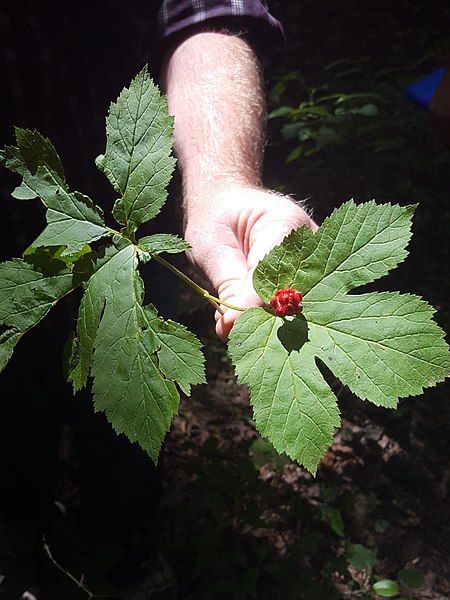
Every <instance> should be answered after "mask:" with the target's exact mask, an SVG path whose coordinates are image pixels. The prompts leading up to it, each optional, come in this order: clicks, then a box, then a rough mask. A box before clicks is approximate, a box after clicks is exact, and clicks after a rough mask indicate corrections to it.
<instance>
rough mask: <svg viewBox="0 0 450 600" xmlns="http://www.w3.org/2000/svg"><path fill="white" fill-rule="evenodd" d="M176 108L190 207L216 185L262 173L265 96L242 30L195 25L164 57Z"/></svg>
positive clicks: (252, 179)
mask: <svg viewBox="0 0 450 600" xmlns="http://www.w3.org/2000/svg"><path fill="white" fill-rule="evenodd" d="M162 85H163V89H164V91H165V92H166V94H167V97H168V102H169V112H170V114H172V115H175V131H174V134H175V153H176V155H177V157H178V166H179V168H180V170H181V174H182V179H183V191H184V199H185V200H184V201H185V213H187V214H188V215H189V213H190V212H192V211H193V212H195V211H196V209H197V208H198V206H197V205H198V204H199V203H203V202H204V198H205V197H206V196H208V193H209V192H210V191H211V190H213V189H214V188H218V187H221V186H223V187H227V186H233V185H236V184H237V185H244V186H250V187H256V186H259V185H260V181H261V163H262V154H263V144H264V140H263V129H264V122H265V102H264V94H263V82H262V75H261V69H260V66H259V62H258V59H257V57H256V55H255V53H254V52H253V50H252V49H251V47H250V46H249V45H248V43H247V42H246V41H245V40H244V39H242V38H241V37H238V36H235V35H228V34H223V33H214V32H201V33H196V34H194V35H192V36H190V37H189V38H187V39H186V40H184V41H183V42H181V43H180V44H178V45H177V46H176V47H175V48H174V49H173V50H172V51H171V52H170V53H169V54H168V56H167V57H166V60H165V63H164V67H163V77H162Z"/></svg>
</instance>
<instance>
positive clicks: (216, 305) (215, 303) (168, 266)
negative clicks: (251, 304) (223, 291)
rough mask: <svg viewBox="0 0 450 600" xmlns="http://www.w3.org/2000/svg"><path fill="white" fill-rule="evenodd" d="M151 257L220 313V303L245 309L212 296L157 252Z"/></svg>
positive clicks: (233, 308)
mask: <svg viewBox="0 0 450 600" xmlns="http://www.w3.org/2000/svg"><path fill="white" fill-rule="evenodd" d="M152 258H154V259H155V260H156V261H157V262H159V263H160V264H161V265H163V267H166V269H169V271H172V273H174V274H175V275H176V276H177V277H179V278H180V279H182V280H183V281H184V282H185V283H187V285H188V286H189V287H191V288H192V289H193V290H195V291H196V292H197V293H198V294H200V296H203V298H205V299H206V300H208V302H210V303H211V304H212V305H213V306H214V308H215V309H216V310H218V311H219V312H220V313H222V314H223V311H222V310H221V307H220V305H223V306H226V307H227V308H231V309H232V310H239V311H240V312H243V311H244V310H245V308H241V307H240V306H235V305H234V304H229V303H228V302H225V301H224V300H221V299H220V298H216V296H212V295H211V294H210V293H209V292H208V291H207V290H205V289H204V288H202V287H201V286H199V285H197V284H196V283H195V282H194V281H192V279H190V278H189V277H188V276H187V275H185V274H184V273H182V272H181V271H179V270H178V269H177V268H176V267H174V266H173V265H171V264H170V263H169V262H167V261H166V260H164V258H161V256H159V255H158V254H152Z"/></svg>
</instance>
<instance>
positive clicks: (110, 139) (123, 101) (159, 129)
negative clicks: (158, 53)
mask: <svg viewBox="0 0 450 600" xmlns="http://www.w3.org/2000/svg"><path fill="white" fill-rule="evenodd" d="M172 122H173V119H172V117H169V115H168V112H167V102H166V100H165V98H163V97H161V95H160V93H159V90H158V88H157V87H156V85H155V84H154V83H153V81H152V80H151V78H150V76H149V74H148V71H147V68H144V69H142V71H141V72H140V73H139V74H138V75H137V77H136V78H135V79H134V80H133V81H132V82H131V85H130V87H129V88H125V89H124V90H123V91H122V92H121V94H120V96H119V98H118V99H117V102H115V103H112V104H111V107H110V110H109V115H108V117H107V118H106V134H107V141H106V151H105V154H104V155H100V156H99V157H98V158H97V161H96V163H97V166H98V168H99V169H100V170H101V171H103V173H104V174H105V175H106V176H107V177H108V179H109V181H110V182H111V184H112V185H113V186H114V189H115V190H116V192H117V193H119V194H121V197H120V198H119V199H118V200H117V202H116V204H115V206H114V211H113V214H114V217H115V219H116V220H117V221H118V222H119V223H121V224H122V225H125V226H126V227H127V228H128V229H129V230H132V229H135V228H136V227H138V226H139V225H140V224H141V223H145V222H146V221H148V220H150V219H152V218H153V217H154V216H155V215H157V214H158V212H159V211H160V209H161V207H162V205H163V204H164V202H165V200H166V197H167V192H166V187H167V185H168V183H169V181H170V178H171V175H172V171H173V169H174V166H175V159H174V158H173V157H172V156H171V150H172V143H173V140H172Z"/></svg>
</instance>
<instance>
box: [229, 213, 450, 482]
mask: <svg viewBox="0 0 450 600" xmlns="http://www.w3.org/2000/svg"><path fill="white" fill-rule="evenodd" d="M413 211H414V207H412V206H407V207H400V206H397V205H390V204H383V205H377V204H376V203H375V202H368V203H365V204H361V205H359V206H357V205H356V204H355V203H354V202H352V201H350V202H347V203H345V204H343V205H342V206H341V207H340V208H338V209H337V210H335V211H334V212H333V214H332V215H331V216H330V217H329V218H328V219H326V220H325V221H324V223H323V225H322V226H321V227H320V228H319V230H318V232H317V233H316V234H313V233H312V232H311V231H310V230H308V229H306V228H300V229H298V230H296V231H294V232H292V233H291V234H290V235H289V236H288V237H287V238H285V240H284V241H283V243H282V244H281V245H280V246H278V247H276V248H275V249H274V250H272V251H271V252H270V253H269V254H268V255H267V256H266V257H265V258H264V259H263V260H262V261H261V262H260V264H259V265H258V267H257V268H256V270H255V274H254V279H253V280H254V286H255V289H256V291H257V292H258V293H259V295H260V296H261V298H262V299H263V300H264V301H265V302H268V301H269V300H270V298H271V297H272V296H273V294H274V293H275V291H276V290H277V289H281V288H284V287H293V288H295V289H298V290H300V291H301V292H302V293H303V304H304V310H303V313H302V314H301V315H298V316H297V317H296V318H293V319H282V318H279V317H276V316H275V315H274V314H273V313H272V312H271V311H268V310H265V309H262V308H255V309H251V310H249V311H246V312H244V313H243V314H242V315H241V316H240V317H239V318H238V320H237V322H236V324H235V326H234V327H233V330H232V332H231V335H230V344H229V349H230V354H231V357H232V359H233V362H234V364H235V366H236V372H237V375H238V378H239V380H240V381H241V382H242V383H246V384H247V385H248V386H249V388H250V394H251V402H252V405H253V409H254V415H255V420H256V424H257V426H258V428H259V430H260V431H261V433H262V434H263V435H267V436H268V438H269V439H270V441H271V442H272V443H273V445H274V446H275V447H276V448H277V450H279V451H280V452H286V453H287V454H288V455H289V456H291V457H292V458H294V459H296V460H298V461H299V462H301V463H302V464H304V466H305V467H306V468H307V469H309V470H310V471H311V472H313V473H314V472H315V471H316V468H317V464H318V462H319V461H320V458H321V457H322V456H323V454H324V452H325V450H326V448H327V447H328V445H329V444H330V443H331V441H332V434H333V428H334V427H336V426H337V425H338V424H339V419H338V409H337V404H336V398H335V397H334V394H333V393H332V391H331V390H330V389H329V387H328V386H327V385H326V383H325V381H324V380H323V378H322V375H321V373H320V371H319V369H318V367H317V359H320V360H321V361H323V362H324V363H325V364H326V365H327V367H328V368H329V369H330V370H331V371H332V372H333V374H334V375H335V376H336V377H337V378H338V379H340V381H341V382H342V383H343V384H345V385H347V386H348V387H349V388H350V390H351V391H352V392H354V393H355V394H357V395H358V396H359V397H361V398H363V399H367V400H370V401H371V402H373V403H374V404H376V405H382V406H386V407H392V408H393V407H395V406H396V405H397V402H398V399H399V398H403V397H406V396H410V395H417V394H420V393H421V392H422V391H423V389H424V388H425V387H427V386H430V385H434V384H435V383H436V382H438V381H442V380H443V379H444V378H445V376H446V375H447V374H448V371H449V364H450V358H449V352H448V347H447V345H446V344H445V341H444V334H443V331H442V330H441V329H440V328H439V327H438V325H437V324H436V323H435V322H434V321H433V320H432V316H433V313H434V311H433V309H432V307H430V306H429V305H428V304H427V303H426V302H424V301H423V300H421V299H420V298H418V297H417V296H413V295H409V294H404V295H403V294H399V293H389V292H383V293H369V294H359V295H349V294H348V292H349V291H350V290H352V289H353V288H355V287H358V286H361V285H363V284H366V283H369V282H372V281H374V280H375V279H377V278H379V277H381V276H383V275H385V274H387V273H388V271H389V270H390V269H392V268H393V267H395V266H396V265H397V264H398V263H399V262H401V261H402V260H403V259H404V258H405V257H406V255H407V252H406V250H405V246H406V244H407V243H408V241H409V239H410V236H411V231H410V229H411V217H412V213H413Z"/></svg>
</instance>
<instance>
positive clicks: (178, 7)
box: [158, 0, 285, 59]
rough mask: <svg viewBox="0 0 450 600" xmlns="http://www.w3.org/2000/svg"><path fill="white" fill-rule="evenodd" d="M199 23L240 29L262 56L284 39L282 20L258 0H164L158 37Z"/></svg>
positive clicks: (168, 37)
mask: <svg viewBox="0 0 450 600" xmlns="http://www.w3.org/2000/svg"><path fill="white" fill-rule="evenodd" d="M201 24H204V25H205V27H207V26H208V25H211V26H214V27H216V26H221V25H222V26H223V27H224V28H233V29H237V30H240V31H242V32H243V33H245V34H246V35H247V36H248V37H249V38H250V41H251V42H252V43H253V44H254V45H255V46H256V49H257V50H258V52H259V53H260V54H261V56H262V57H263V58H264V59H270V55H271V54H272V52H273V51H274V50H276V49H277V48H280V47H283V46H284V42H285V40H284V32H283V27H282V25H281V23H280V22H279V21H278V20H277V19H276V18H275V17H273V16H272V15H271V14H270V12H269V10H268V8H267V5H266V3H265V2H262V1H260V0H228V1H223V0H222V1H221V0H182V1H180V0H165V1H164V2H163V3H162V6H161V9H160V11H159V16H158V26H159V37H160V41H161V42H162V43H165V42H168V41H169V40H171V39H172V38H173V37H174V36H177V35H179V34H182V33H183V32H185V31H186V32H187V31H188V30H189V29H190V28H192V27H193V26H198V25H201Z"/></svg>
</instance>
